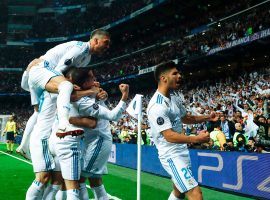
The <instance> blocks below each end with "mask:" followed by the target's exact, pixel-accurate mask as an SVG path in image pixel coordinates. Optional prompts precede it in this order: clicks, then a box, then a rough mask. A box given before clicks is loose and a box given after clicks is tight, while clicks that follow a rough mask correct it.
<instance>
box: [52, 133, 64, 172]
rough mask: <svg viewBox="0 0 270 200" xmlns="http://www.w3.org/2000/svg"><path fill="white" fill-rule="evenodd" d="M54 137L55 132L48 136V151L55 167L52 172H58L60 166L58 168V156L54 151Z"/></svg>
mask: <svg viewBox="0 0 270 200" xmlns="http://www.w3.org/2000/svg"><path fill="white" fill-rule="evenodd" d="M54 137H56V135H55V134H51V137H50V138H49V151H50V152H51V155H52V156H53V160H54V163H55V168H54V169H53V171H54V172H60V171H61V168H60V162H59V158H58V156H57V155H56V151H55V146H56V144H55V139H54Z"/></svg>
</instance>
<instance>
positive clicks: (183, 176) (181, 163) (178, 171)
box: [160, 151, 202, 200]
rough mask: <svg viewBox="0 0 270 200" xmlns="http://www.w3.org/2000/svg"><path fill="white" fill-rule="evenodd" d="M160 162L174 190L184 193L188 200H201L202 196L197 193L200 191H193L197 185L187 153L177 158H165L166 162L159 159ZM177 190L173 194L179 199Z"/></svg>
mask: <svg viewBox="0 0 270 200" xmlns="http://www.w3.org/2000/svg"><path fill="white" fill-rule="evenodd" d="M160 161H161V163H162V166H163V167H164V169H165V170H166V171H167V172H168V173H169V174H170V176H171V178H172V181H173V183H174V185H175V187H176V189H177V190H178V191H179V192H180V193H185V195H186V196H187V197H188V199H196V200H200V199H202V194H201V193H200V192H199V191H200V190H198V189H195V188H196V187H198V183H197V182H196V180H195V179H194V177H193V175H192V172H191V165H190V159H189V154H188V151H186V152H183V153H182V154H181V155H178V156H177V157H172V158H167V159H166V160H165V159H164V160H162V159H161V160H160ZM177 190H174V192H173V194H175V195H174V196H175V197H176V198H178V197H181V196H180V195H179V193H178V192H177ZM171 197H173V196H171Z"/></svg>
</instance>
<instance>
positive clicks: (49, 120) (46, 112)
mask: <svg viewBox="0 0 270 200" xmlns="http://www.w3.org/2000/svg"><path fill="white" fill-rule="evenodd" d="M41 97H42V98H41V101H40V105H39V114H38V118H37V123H36V125H35V126H34V129H33V132H32V133H31V137H30V145H29V147H30V152H31V159H32V164H33V169H34V172H35V180H34V182H33V184H32V185H31V186H30V188H29V189H28V191H27V195H26V199H40V197H39V196H40V195H41V194H43V191H44V188H45V185H46V184H47V183H48V181H49V179H50V171H51V170H53V169H54V168H55V163H54V159H53V156H52V155H51V153H50V151H49V137H50V135H51V128H52V126H53V122H54V119H55V110H56V108H55V106H56V105H55V103H54V99H53V98H52V96H51V94H49V93H48V92H44V93H43V95H42V96H41Z"/></svg>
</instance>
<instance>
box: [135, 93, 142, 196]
mask: <svg viewBox="0 0 270 200" xmlns="http://www.w3.org/2000/svg"><path fill="white" fill-rule="evenodd" d="M137 108H138V110H136V111H137V112H136V111H135V112H136V113H137V114H138V126H137V127H138V136H137V149H138V153H137V200H141V160H142V159H141V140H142V139H141V138H142V132H141V120H142V95H138V99H137Z"/></svg>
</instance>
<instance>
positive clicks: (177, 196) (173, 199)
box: [168, 184, 185, 200]
mask: <svg viewBox="0 0 270 200" xmlns="http://www.w3.org/2000/svg"><path fill="white" fill-rule="evenodd" d="M184 199H185V194H183V193H181V192H180V191H179V190H178V189H177V187H176V186H175V185H174V184H173V191H172V192H171V194H170V196H169V198H168V200H184Z"/></svg>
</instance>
